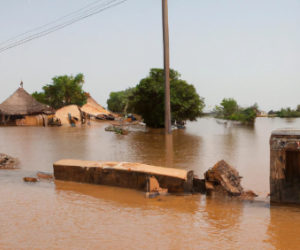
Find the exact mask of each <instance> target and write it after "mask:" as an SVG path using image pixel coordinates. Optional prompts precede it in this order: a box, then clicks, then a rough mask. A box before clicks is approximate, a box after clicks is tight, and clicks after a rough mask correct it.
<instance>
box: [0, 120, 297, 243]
mask: <svg viewBox="0 0 300 250" xmlns="http://www.w3.org/2000/svg"><path fill="white" fill-rule="evenodd" d="M105 126H106V125H105V124H104V123H98V124H95V125H92V126H91V127H86V128H33V127H29V128H22V127H1V128H0V152H3V153H7V154H10V155H12V156H15V157H18V158H19V159H20V161H21V165H20V169H19V170H13V171H11V170H3V171H1V172H0V249H116V248H118V249H141V248H143V249H183V248H184V249H207V248H212V249H233V248H236V249H298V248H299V246H300V238H299V234H298V232H299V231H300V207H297V206H271V207H270V204H269V202H268V199H266V195H267V193H268V192H269V181H268V180H269V136H270V133H271V131H272V130H273V129H275V128H283V127H295V128H297V127H298V128H299V127H300V120H299V119H291V120H289V119H277V118H272V119H271V118H258V119H257V121H256V124H255V126H254V127H252V128H251V127H241V126H228V125H221V124H218V123H217V122H216V121H215V120H214V119H212V118H202V119H200V120H199V121H197V122H194V123H189V124H188V127H187V129H186V130H179V131H174V133H173V139H172V140H169V139H168V140H167V139H166V138H165V136H164V134H163V132H162V131H160V130H153V131H150V132H149V133H147V134H145V133H141V132H135V133H130V134H129V135H127V136H122V135H116V134H114V133H109V132H105V131H104V127H105ZM62 158H77V159H86V160H114V161H135V162H143V163H148V164H153V165H163V166H164V165H167V166H169V167H175V168H186V169H193V170H194V171H195V173H196V174H197V175H199V176H202V175H203V173H204V172H205V171H206V170H207V169H208V168H209V167H211V166H213V164H214V163H216V162H217V161H218V160H221V159H225V160H226V161H227V162H229V163H230V164H231V165H233V166H234V167H236V168H237V169H238V171H239V172H240V174H241V175H242V176H243V177H244V178H243V180H242V184H243V185H244V186H245V187H246V188H249V189H252V190H254V191H255V192H256V193H258V194H259V195H260V197H259V200H258V201H257V202H239V201H233V200H228V199H213V198H209V197H205V196H202V195H188V196H165V197H159V198H156V199H146V198H145V197H144V194H143V193H142V192H138V191H135V190H128V189H121V188H115V187H106V186H94V185H87V184H78V183H68V182H62V181H57V182H55V183H49V182H40V183H36V184H28V183H24V182H23V181H22V178H23V177H24V176H29V175H34V174H35V173H36V172H37V171H46V172H52V163H53V162H54V161H56V160H59V159H62Z"/></svg>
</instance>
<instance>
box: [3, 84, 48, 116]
mask: <svg viewBox="0 0 300 250" xmlns="http://www.w3.org/2000/svg"><path fill="white" fill-rule="evenodd" d="M42 113H44V114H50V113H53V110H52V108H50V107H49V106H47V105H45V104H42V103H39V102H38V101H36V100H35V99H34V98H33V97H32V96H31V95H30V94H28V93H27V92H26V91H25V90H24V89H23V88H18V89H17V90H16V91H15V92H14V93H13V94H12V95H11V96H10V97H8V98H7V99H6V100H5V101H4V102H2V103H1V104H0V114H5V115H34V114H42Z"/></svg>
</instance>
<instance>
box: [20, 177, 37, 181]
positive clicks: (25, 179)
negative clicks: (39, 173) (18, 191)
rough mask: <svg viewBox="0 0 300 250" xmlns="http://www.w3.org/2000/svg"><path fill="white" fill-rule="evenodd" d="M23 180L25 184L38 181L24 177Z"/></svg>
mask: <svg viewBox="0 0 300 250" xmlns="http://www.w3.org/2000/svg"><path fill="white" fill-rule="evenodd" d="M23 180H24V181H25V182H38V179H37V178H35V177H24V178H23Z"/></svg>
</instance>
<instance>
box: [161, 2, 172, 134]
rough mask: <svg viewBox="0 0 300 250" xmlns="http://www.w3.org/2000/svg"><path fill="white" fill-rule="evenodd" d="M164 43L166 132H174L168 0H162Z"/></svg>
mask: <svg viewBox="0 0 300 250" xmlns="http://www.w3.org/2000/svg"><path fill="white" fill-rule="evenodd" d="M162 19H163V43H164V73H165V132H166V133H168V134H171V133H172V129H171V104H170V55H169V24H168V0H162Z"/></svg>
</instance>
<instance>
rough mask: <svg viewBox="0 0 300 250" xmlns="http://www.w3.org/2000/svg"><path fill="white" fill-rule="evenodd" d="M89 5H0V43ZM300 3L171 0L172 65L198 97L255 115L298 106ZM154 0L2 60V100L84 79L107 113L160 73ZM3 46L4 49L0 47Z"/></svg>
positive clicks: (2, 1) (72, 0)
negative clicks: (253, 108)
mask: <svg viewBox="0 0 300 250" xmlns="http://www.w3.org/2000/svg"><path fill="white" fill-rule="evenodd" d="M94 1H95V0H64V1H61V0H10V1H7V0H0V31H1V32H0V44H1V42H3V41H5V40H7V39H9V38H11V37H13V36H15V35H18V34H20V33H23V32H25V31H27V30H30V29H32V28H35V27H37V26H40V25H43V24H46V23H48V22H50V21H52V20H55V19H57V18H59V17H61V16H64V15H66V14H68V13H70V12H72V11H76V10H77V9H80V8H81V7H82V6H85V5H87V4H89V3H92V2H94ZM299 13H300V0H206V1H202V0H169V26H170V64H171V68H173V69H175V70H177V71H179V73H180V74H181V78H182V79H184V80H186V81H187V82H188V83H191V84H193V85H194V86H195V88H196V90H197V92H198V94H199V95H200V96H202V97H204V98H205V103H206V108H205V110H206V111H209V110H212V109H213V108H214V106H215V105H217V104H219V103H220V102H221V101H222V99H223V98H234V99H236V100H237V102H238V103H239V104H240V105H241V106H248V105H252V104H254V103H258V105H259V107H260V108H261V109H262V110H265V111H269V110H271V109H273V110H278V109H280V108H281V107H292V108H295V107H296V106H297V105H298V104H300V15H299ZM161 19H162V18H161V0H127V1H126V2H125V3H123V4H121V5H119V6H116V7H114V8H111V9H108V10H106V11H104V12H101V13H99V14H97V15H94V16H92V17H89V18H87V19H84V20H82V21H80V22H77V23H75V24H73V25H71V26H68V27H66V28H64V29H62V30H59V31H56V32H54V33H52V34H49V35H47V36H44V37H42V38H39V39H36V40H33V41H31V42H29V43H26V44H23V45H21V46H19V47H16V48H12V49H10V50H7V51H4V52H2V53H0V74H1V81H0V102H2V101H4V100H5V99H6V98H7V97H8V96H9V95H11V94H12V93H13V92H14V91H15V90H16V89H17V88H18V86H19V83H20V81H21V80H22V81H23V82H24V88H25V89H26V90H27V91H28V92H30V93H32V92H34V91H41V88H42V86H43V85H45V84H50V83H51V79H52V78H53V77H54V76H59V75H65V74H67V75H76V74H78V73H83V74H84V76H85V84H84V90H85V91H87V92H90V93H91V95H92V96H93V97H94V99H96V100H97V101H98V102H99V103H100V104H102V105H104V106H106V105H107V104H106V100H107V99H108V97H109V93H110V92H111V91H120V90H124V89H126V88H128V87H133V86H135V85H136V84H138V83H139V81H140V80H141V79H142V78H144V77H146V76H147V75H148V73H149V70H150V68H155V67H163V47H162V23H161V22H162V20H161ZM0 47H1V45H0Z"/></svg>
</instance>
